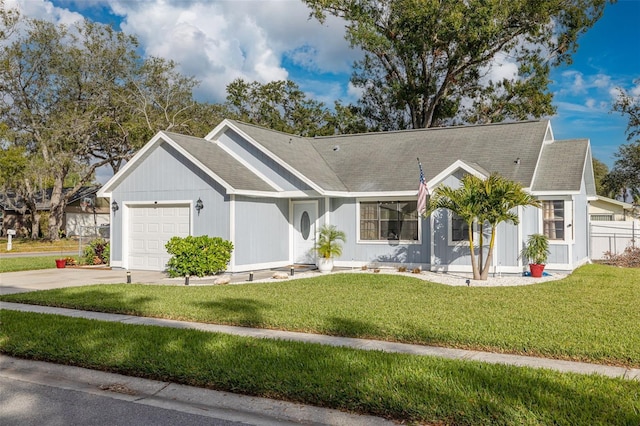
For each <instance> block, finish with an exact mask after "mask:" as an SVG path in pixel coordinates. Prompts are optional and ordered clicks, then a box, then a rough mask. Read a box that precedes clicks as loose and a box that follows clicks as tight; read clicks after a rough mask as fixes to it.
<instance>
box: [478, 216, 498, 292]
mask: <svg viewBox="0 0 640 426" xmlns="http://www.w3.org/2000/svg"><path fill="white" fill-rule="evenodd" d="M495 243H496V227H495V226H492V227H491V240H490V241H489V253H487V260H486V262H485V264H484V266H483V267H482V274H481V276H480V279H481V280H486V279H487V278H489V267H490V266H491V261H492V260H493V246H494V245H495Z"/></svg>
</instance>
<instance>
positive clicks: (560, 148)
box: [531, 139, 589, 191]
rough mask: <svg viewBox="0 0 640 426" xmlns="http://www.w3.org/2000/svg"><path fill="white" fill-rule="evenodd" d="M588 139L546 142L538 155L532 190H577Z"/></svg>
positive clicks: (587, 147) (585, 156)
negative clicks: (538, 163) (538, 160)
mask: <svg viewBox="0 0 640 426" xmlns="http://www.w3.org/2000/svg"><path fill="white" fill-rule="evenodd" d="M588 149H589V141H588V140H587V139H574V140H563V141H555V142H554V143H552V144H546V145H544V147H543V148H542V154H541V155H540V166H539V167H538V172H537V174H536V178H535V182H534V183H533V186H532V187H531V189H532V190H533V191H579V190H580V186H581V184H582V175H583V171H584V170H583V169H584V163H585V160H586V158H587V151H588Z"/></svg>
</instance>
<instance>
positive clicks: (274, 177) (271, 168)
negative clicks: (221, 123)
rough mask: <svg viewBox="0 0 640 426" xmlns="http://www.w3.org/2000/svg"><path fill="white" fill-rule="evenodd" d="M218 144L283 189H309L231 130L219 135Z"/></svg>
mask: <svg viewBox="0 0 640 426" xmlns="http://www.w3.org/2000/svg"><path fill="white" fill-rule="evenodd" d="M218 144H220V145H221V146H224V147H226V148H227V149H229V150H230V151H232V152H233V153H234V154H236V155H237V156H238V157H239V158H242V159H243V160H244V161H246V162H247V163H249V164H250V165H251V166H252V167H254V168H255V169H256V170H258V171H259V172H260V173H262V174H263V175H264V176H265V177H266V178H267V179H270V180H271V181H272V182H273V183H275V184H276V185H278V186H279V187H281V188H282V189H283V190H285V191H295V190H300V191H308V190H310V189H311V188H310V187H309V186H308V185H307V184H305V183H304V182H302V181H301V180H300V179H298V178H297V177H295V176H294V175H293V174H291V172H289V171H288V170H286V169H285V168H284V167H282V165H280V164H278V163H276V162H275V161H273V160H272V159H271V158H269V157H267V156H266V155H265V153H264V152H262V151H260V150H258V149H257V148H256V147H255V146H253V145H251V144H250V143H249V142H247V141H246V140H245V139H244V138H242V137H241V136H240V135H238V134H237V133H235V132H233V131H231V130H229V131H227V132H225V133H224V134H222V135H221V136H220V138H219V139H218Z"/></svg>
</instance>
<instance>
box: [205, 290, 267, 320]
mask: <svg viewBox="0 0 640 426" xmlns="http://www.w3.org/2000/svg"><path fill="white" fill-rule="evenodd" d="M196 305H197V306H199V307H200V308H204V309H207V310H211V311H215V313H216V317H217V318H219V319H220V320H222V321H223V322H233V323H237V324H238V325H241V326H245V327H257V326H260V325H263V324H264V316H263V314H262V312H263V311H264V310H267V309H270V308H271V307H272V305H271V304H269V303H266V302H261V301H259V300H255V299H250V298H231V297H223V298H220V299H218V300H216V301H208V302H199V303H197V304H196Z"/></svg>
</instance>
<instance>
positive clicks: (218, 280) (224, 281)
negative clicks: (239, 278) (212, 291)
mask: <svg viewBox="0 0 640 426" xmlns="http://www.w3.org/2000/svg"><path fill="white" fill-rule="evenodd" d="M230 282H231V277H230V276H229V275H222V276H219V277H218V278H216V279H215V280H214V281H213V283H214V284H219V285H223V284H229V283H230Z"/></svg>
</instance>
